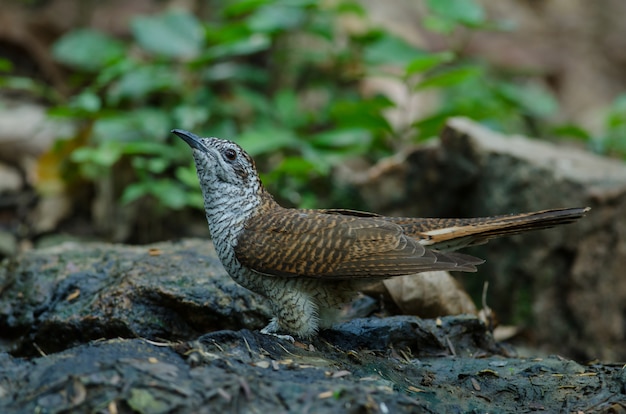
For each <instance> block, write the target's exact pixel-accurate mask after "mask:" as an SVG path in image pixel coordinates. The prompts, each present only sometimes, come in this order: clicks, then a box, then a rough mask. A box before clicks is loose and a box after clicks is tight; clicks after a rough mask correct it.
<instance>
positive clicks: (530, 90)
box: [497, 82, 558, 117]
mask: <svg viewBox="0 0 626 414" xmlns="http://www.w3.org/2000/svg"><path fill="white" fill-rule="evenodd" d="M497 91H498V92H499V93H500V94H501V95H502V96H503V97H505V98H506V99H507V100H509V101H510V102H511V103H512V104H513V105H514V106H516V107H519V108H521V109H523V110H524V111H525V112H527V113H529V114H531V115H534V116H538V117H545V116H549V115H552V114H553V113H554V112H556V110H557V109H558V103H557V101H556V99H555V98H554V97H553V96H552V94H550V93H549V92H548V91H547V90H546V89H544V88H541V87H539V86H537V85H535V84H530V85H517V84H513V83H504V82H503V83H500V84H499V85H498V89H497Z"/></svg>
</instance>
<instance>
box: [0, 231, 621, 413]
mask: <svg viewBox="0 0 626 414" xmlns="http://www.w3.org/2000/svg"><path fill="white" fill-rule="evenodd" d="M268 316H269V315H268V312H267V308H266V307H265V304H264V303H263V302H262V301H259V298H258V296H256V295H255V294H253V293H251V292H250V291H248V290H246V289H243V288H241V287H239V286H237V285H235V283H234V282H232V280H230V278H228V277H227V276H226V274H225V272H224V270H223V268H222V267H221V265H220V264H219V262H218V260H217V257H216V256H215V252H214V250H213V246H212V244H211V243H210V242H209V241H206V240H184V241H180V242H168V243H159V244H154V245H150V246H142V247H134V246H121V245H111V244H103V243H82V244H79V243H71V242H70V243H64V244H62V245H60V246H57V247H49V248H44V249H40V250H34V251H30V252H27V253H23V254H22V255H21V256H18V257H15V258H13V259H11V260H6V261H5V262H4V263H3V264H2V265H1V266H0V344H2V346H3V349H4V350H5V351H10V353H9V352H0V412H2V413H7V414H13V413H16V414H17V413H23V412H77V413H81V412H85V413H86V412H100V411H106V412H110V413H111V412H144V413H165V412H199V413H202V412H214V411H223V412H293V413H296V412H298V413H299V412H315V413H336V412H346V411H349V412H394V413H396V412H397V413H409V412H416V411H419V412H426V413H437V412H467V411H492V410H494V408H497V410H498V411H499V412H519V410H520V407H522V409H523V410H534V411H537V410H543V411H559V410H563V408H564V407H566V409H567V411H574V412H575V411H583V412H588V411H590V410H603V409H607V410H608V409H614V410H617V409H618V408H620V404H625V401H626V400H625V397H624V393H623V391H624V389H626V375H624V372H623V369H622V366H621V365H617V364H615V365H594V366H582V365H579V364H577V363H575V362H573V361H569V360H565V359H563V358H556V357H552V358H547V359H543V360H541V359H523V358H515V357H510V356H511V355H514V351H512V350H511V349H510V348H508V347H504V346H502V345H501V344H498V343H496V342H495V341H494V339H493V336H492V335H491V333H490V332H489V331H488V330H487V328H486V327H485V325H484V324H483V323H482V322H481V321H480V320H478V319H477V318H476V317H473V316H451V317H444V318H440V319H437V320H423V319H419V318H417V317H414V316H395V317H389V318H376V317H370V318H361V319H354V320H351V321H348V322H345V323H343V324H338V325H336V326H335V327H334V328H333V329H329V330H324V331H322V332H320V335H319V336H318V337H316V338H313V339H312V340H311V341H310V343H301V342H295V343H290V342H288V341H286V340H283V339H279V338H277V337H275V336H272V335H263V334H260V333H259V332H258V331H251V330H250V329H257V328H259V327H261V326H263V325H264V324H265V322H266V321H267V318H268ZM138 337H139V338H138ZM141 337H143V338H145V339H142V338H141ZM20 356H21V357H20Z"/></svg>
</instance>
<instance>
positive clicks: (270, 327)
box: [261, 319, 296, 344]
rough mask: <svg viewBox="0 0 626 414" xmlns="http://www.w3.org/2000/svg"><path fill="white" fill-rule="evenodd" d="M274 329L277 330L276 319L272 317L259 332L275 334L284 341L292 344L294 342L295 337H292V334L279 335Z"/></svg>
mask: <svg viewBox="0 0 626 414" xmlns="http://www.w3.org/2000/svg"><path fill="white" fill-rule="evenodd" d="M276 331H278V323H277V322H276V319H272V321H271V322H270V323H268V324H267V326H266V327H265V328H263V329H261V333H262V334H263V335H272V336H275V337H277V338H279V339H283V340H285V341H289V342H291V343H292V344H293V343H295V342H296V340H295V339H293V336H291V335H281V334H278V333H276Z"/></svg>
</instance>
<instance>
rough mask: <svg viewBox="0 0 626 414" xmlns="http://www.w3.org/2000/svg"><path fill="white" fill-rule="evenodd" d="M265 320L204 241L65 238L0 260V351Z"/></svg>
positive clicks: (27, 351)
mask: <svg viewBox="0 0 626 414" xmlns="http://www.w3.org/2000/svg"><path fill="white" fill-rule="evenodd" d="M268 318H269V309H268V307H267V305H266V304H265V303H264V302H262V301H261V299H260V298H259V297H258V296H256V295H251V294H250V293H249V292H247V291H246V290H245V289H243V288H241V287H240V286H238V285H237V284H236V283H235V282H234V281H232V279H231V278H230V277H229V276H228V275H227V274H226V273H225V271H224V270H223V267H222V265H221V263H220V262H219V260H218V259H217V257H216V256H215V252H214V250H213V245H212V244H211V243H210V242H209V241H206V240H186V241H182V242H179V243H163V244H155V245H151V246H147V247H130V246H120V245H110V244H104V243H82V244H79V243H72V242H69V243H64V244H61V245H59V246H57V247H51V248H45V249H40V250H32V251H30V252H27V253H25V254H23V255H22V256H19V257H16V258H13V259H11V260H9V261H8V262H6V263H5V265H4V266H2V267H0V332H1V334H0V336H1V337H2V340H1V341H0V350H4V351H10V352H12V353H14V354H16V355H34V354H35V353H36V352H39V351H38V350H37V348H38V349H39V350H41V351H43V352H45V353H51V352H58V351H60V350H64V349H67V348H70V347H72V346H75V345H77V344H81V343H85V342H87V341H90V340H96V339H99V338H116V337H131V338H132V337H146V338H155V339H157V338H162V339H166V340H167V339H169V340H174V339H180V340H189V339H192V338H195V337H197V336H199V335H200V334H202V333H206V332H210V331H213V330H217V329H225V328H230V329H233V328H234V329H239V328H242V327H247V328H249V329H258V328H262V327H263V326H264V325H265V324H266V323H267V321H268Z"/></svg>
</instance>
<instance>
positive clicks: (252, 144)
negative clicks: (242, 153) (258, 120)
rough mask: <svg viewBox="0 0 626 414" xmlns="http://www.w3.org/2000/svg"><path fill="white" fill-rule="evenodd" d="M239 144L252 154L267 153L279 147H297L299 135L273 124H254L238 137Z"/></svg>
mask: <svg viewBox="0 0 626 414" xmlns="http://www.w3.org/2000/svg"><path fill="white" fill-rule="evenodd" d="M237 144H239V145H241V147H242V148H245V150H246V152H247V153H248V154H250V155H251V156H253V157H254V156H257V155H260V154H267V153H270V152H273V151H276V150H279V149H285V148H293V147H297V146H298V144H299V140H298V137H296V136H295V134H294V133H293V131H291V130H287V129H283V128H278V127H273V126H271V125H262V124H260V125H253V126H251V127H250V128H248V129H247V130H245V131H244V132H243V133H241V134H240V135H239V136H238V137H237Z"/></svg>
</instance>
